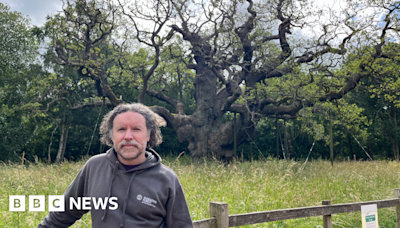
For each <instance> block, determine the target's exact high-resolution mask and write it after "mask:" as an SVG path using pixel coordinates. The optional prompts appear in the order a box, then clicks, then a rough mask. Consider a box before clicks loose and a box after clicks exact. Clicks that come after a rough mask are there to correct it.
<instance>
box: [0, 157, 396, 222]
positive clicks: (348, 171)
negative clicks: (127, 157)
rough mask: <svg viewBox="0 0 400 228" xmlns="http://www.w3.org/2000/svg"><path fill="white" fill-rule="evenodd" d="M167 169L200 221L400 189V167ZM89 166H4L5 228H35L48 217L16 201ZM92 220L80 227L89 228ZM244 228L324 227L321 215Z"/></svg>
mask: <svg viewBox="0 0 400 228" xmlns="http://www.w3.org/2000/svg"><path fill="white" fill-rule="evenodd" d="M163 163H164V164H166V165H167V166H169V167H171V168H172V169H173V170H174V171H175V172H176V173H177V175H178V176H179V179H180V181H181V184H182V186H183V188H184V191H185V195H186V198H187V202H188V205H189V209H190V212H191V216H192V218H193V220H200V219H204V218H208V217H209V203H210V201H218V202H225V203H228V204H229V214H241V213H247V212H256V211H266V210H276V209H284V208H294V207H306V206H316V205H321V202H322V201H323V200H331V203H332V204H338V203H350V202H360V201H370V200H381V199H389V198H394V196H393V189H394V188H400V179H399V178H398V177H399V173H400V163H396V162H392V161H380V162H376V164H377V165H378V167H379V169H377V168H376V166H375V165H374V164H373V163H371V162H340V163H335V165H334V167H333V168H332V167H331V165H330V163H329V162H328V161H323V160H314V161H310V162H308V163H307V166H306V168H305V169H304V171H301V166H302V163H300V162H295V161H276V160H272V159H269V160H266V161H252V162H235V161H234V162H232V163H230V164H229V165H223V164H221V163H219V162H216V161H212V162H210V161H206V160H205V161H203V162H200V163H199V162H191V160H190V158H188V157H185V156H182V157H180V158H179V159H178V160H176V159H175V158H166V159H165V160H164V161H163ZM83 164H84V161H80V162H76V163H72V162H65V163H63V164H61V165H57V166H55V165H46V164H35V165H30V166H21V165H16V164H7V165H6V164H3V165H0V180H1V182H2V183H3V184H2V185H1V187H0V195H1V198H0V213H1V214H0V216H1V217H0V221H1V222H0V227H34V226H37V224H39V223H40V222H41V221H42V220H43V218H44V217H45V215H46V214H47V212H29V211H26V212H9V211H8V196H9V195H46V196H47V195H57V194H62V193H63V192H64V191H65V189H66V188H67V187H68V185H69V183H71V181H72V180H73V179H74V177H75V175H76V174H77V173H78V171H79V170H80V168H81V167H82V166H83ZM394 210H395V209H394V208H387V209H379V212H378V213H379V215H378V218H379V225H380V227H395V225H396V217H395V211H394ZM332 217H333V226H334V227H361V215H360V213H343V214H336V215H333V216H332ZM90 224H91V221H90V216H89V215H85V216H84V217H83V218H82V219H81V220H80V221H78V222H77V223H76V224H74V226H73V227H90ZM243 227H322V216H319V217H310V218H302V219H292V220H285V221H278V222H271V223H264V224H256V225H249V226H243Z"/></svg>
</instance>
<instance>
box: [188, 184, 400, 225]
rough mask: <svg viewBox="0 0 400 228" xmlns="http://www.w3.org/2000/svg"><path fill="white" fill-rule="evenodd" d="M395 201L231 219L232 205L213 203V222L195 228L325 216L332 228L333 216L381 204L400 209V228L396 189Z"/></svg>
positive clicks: (324, 205)
mask: <svg viewBox="0 0 400 228" xmlns="http://www.w3.org/2000/svg"><path fill="white" fill-rule="evenodd" d="M394 197H395V198H394V199H386V200H377V201H368V202H358V203H344V204H333V205H331V204H330V201H329V200H324V201H322V206H314V207H299V208H290V209H282V210H273V211H262V212H253V213H246V214H237V215H229V208H228V206H229V205H228V204H227V203H218V202H211V203H210V218H209V219H203V220H198V221H194V222H193V226H194V228H228V227H236V226H244V225H251V224H257V223H264V222H273V221H279V220H286V219H295V218H304V217H311V216H323V223H324V228H332V216H331V215H332V214H339V213H347V212H355V211H361V206H362V205H368V204H377V206H378V209H379V208H385V207H396V222H397V228H400V189H394ZM360 218H361V216H360Z"/></svg>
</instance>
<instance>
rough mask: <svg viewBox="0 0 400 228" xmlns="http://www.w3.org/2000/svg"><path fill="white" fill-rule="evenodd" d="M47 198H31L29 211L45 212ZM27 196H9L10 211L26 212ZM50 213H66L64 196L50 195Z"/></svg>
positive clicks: (42, 196) (38, 196)
mask: <svg viewBox="0 0 400 228" xmlns="http://www.w3.org/2000/svg"><path fill="white" fill-rule="evenodd" d="M45 198H46V197H45V196H44V195H30V196H29V204H28V205H29V211H45V205H46V199H45ZM25 199H26V198H25V196H24V195H10V196H9V204H8V205H9V211H25V209H26V208H25ZM48 209H49V211H64V209H65V205H64V196H63V195H50V196H49V197H48Z"/></svg>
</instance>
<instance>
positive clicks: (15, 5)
mask: <svg viewBox="0 0 400 228" xmlns="http://www.w3.org/2000/svg"><path fill="white" fill-rule="evenodd" d="M0 2H1V3H6V4H7V5H8V6H9V7H10V9H11V11H18V12H20V13H22V14H23V15H24V16H29V18H30V19H31V22H32V24H33V25H36V26H42V25H43V24H44V22H45V20H46V16H47V15H48V14H55V13H57V11H60V10H61V7H62V2H61V1H59V0H0Z"/></svg>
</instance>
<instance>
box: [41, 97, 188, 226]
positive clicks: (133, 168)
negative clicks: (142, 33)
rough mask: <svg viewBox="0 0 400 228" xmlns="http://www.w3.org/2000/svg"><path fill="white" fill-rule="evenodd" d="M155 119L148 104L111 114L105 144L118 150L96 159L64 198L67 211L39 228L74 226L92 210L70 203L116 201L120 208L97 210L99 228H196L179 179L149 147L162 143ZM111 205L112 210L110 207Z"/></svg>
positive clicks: (95, 218)
mask: <svg viewBox="0 0 400 228" xmlns="http://www.w3.org/2000/svg"><path fill="white" fill-rule="evenodd" d="M156 121H157V120H156V118H155V114H154V113H153V112H152V111H151V110H150V109H149V108H147V107H146V106H144V105H142V104H137V103H133V104H121V105H118V106H117V107H115V108H114V110H112V111H110V112H109V113H108V114H107V115H105V117H104V119H103V122H102V123H101V126H100V134H102V135H103V136H102V138H101V141H102V142H103V143H105V144H107V145H109V146H112V147H113V148H111V149H110V150H108V151H107V152H106V153H105V154H100V155H96V156H93V157H92V158H90V159H89V160H88V161H87V163H86V164H85V165H84V166H83V168H82V169H81V170H80V172H79V173H78V175H77V176H76V178H75V180H74V181H73V182H72V183H71V185H70V186H69V187H68V189H67V190H66V192H65V193H64V197H65V212H50V213H49V214H48V215H47V216H46V217H45V219H44V221H43V222H42V223H41V224H39V226H38V228H47V227H69V226H70V225H72V224H73V223H74V222H75V221H76V220H78V219H80V218H81V217H82V215H83V214H85V213H86V212H88V210H78V209H76V208H72V210H70V208H69V207H70V199H71V197H72V198H73V199H77V198H81V197H94V199H99V198H102V199H106V197H108V199H110V197H116V198H117V200H116V202H118V208H117V209H115V207H114V208H112V209H111V207H109V208H105V209H104V210H102V209H99V210H95V209H93V202H92V204H91V205H90V206H91V207H92V208H91V210H90V212H91V217H92V226H93V227H95V228H103V227H104V228H113V227H132V228H133V227H134V228H141V227H143V228H144V227H146V228H152V227H154V228H162V227H168V228H187V227H193V224H192V220H191V217H190V214H189V210H188V207H187V204H186V200H185V196H184V194H183V191H182V187H181V185H180V183H179V180H178V178H177V176H176V174H175V173H174V172H173V171H172V170H171V169H169V168H168V167H166V166H164V165H163V164H161V163H160V162H161V158H160V156H159V155H158V154H157V153H156V152H155V151H154V150H153V149H150V148H149V147H155V146H157V145H159V144H160V143H161V141H162V136H161V132H160V129H159V127H158V125H157V122H156ZM108 206H110V205H108Z"/></svg>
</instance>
